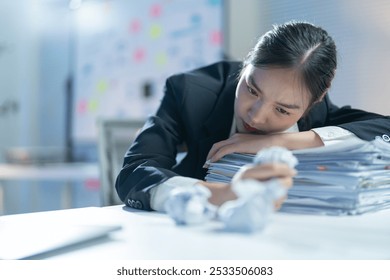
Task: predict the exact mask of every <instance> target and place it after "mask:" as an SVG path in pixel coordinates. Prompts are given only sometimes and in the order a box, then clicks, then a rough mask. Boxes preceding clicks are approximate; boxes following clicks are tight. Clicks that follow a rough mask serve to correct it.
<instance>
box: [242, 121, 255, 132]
mask: <svg viewBox="0 0 390 280" xmlns="http://www.w3.org/2000/svg"><path fill="white" fill-rule="evenodd" d="M243 124H244V128H245V129H246V131H248V132H257V131H258V130H257V129H256V128H254V127H251V126H250V125H249V124H247V123H246V122H243Z"/></svg>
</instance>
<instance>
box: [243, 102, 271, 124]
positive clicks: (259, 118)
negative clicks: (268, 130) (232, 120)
mask: <svg viewBox="0 0 390 280" xmlns="http://www.w3.org/2000/svg"><path fill="white" fill-rule="evenodd" d="M248 116H249V120H250V121H251V123H250V124H249V125H251V126H253V127H256V126H257V125H262V124H265V123H266V122H267V116H268V108H267V106H266V105H265V104H264V103H263V102H261V101H258V102H256V103H254V104H253V105H252V107H251V108H250V110H249V112H248Z"/></svg>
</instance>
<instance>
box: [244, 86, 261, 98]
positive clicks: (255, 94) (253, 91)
mask: <svg viewBox="0 0 390 280" xmlns="http://www.w3.org/2000/svg"><path fill="white" fill-rule="evenodd" d="M246 88H247V89H248V92H249V93H250V94H251V95H253V96H258V94H257V92H256V91H255V90H254V89H253V88H251V87H250V86H248V85H247V86H246Z"/></svg>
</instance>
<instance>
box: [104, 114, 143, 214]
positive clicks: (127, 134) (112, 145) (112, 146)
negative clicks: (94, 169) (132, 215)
mask: <svg viewBox="0 0 390 280" xmlns="http://www.w3.org/2000/svg"><path fill="white" fill-rule="evenodd" d="M143 124H144V121H143V120H133V119H103V118H102V119H98V121H97V125H98V133H99V135H98V149H99V168H100V181H101V186H100V188H101V189H100V190H101V204H102V206H109V205H117V204H122V203H123V202H121V200H120V199H119V197H118V195H117V193H116V190H115V180H116V177H117V175H118V174H119V171H120V170H121V168H122V164H123V158H124V155H125V153H126V151H127V149H128V148H129V147H130V145H131V143H132V142H133V141H134V139H135V137H136V135H137V133H138V131H139V129H141V128H142V126H143Z"/></svg>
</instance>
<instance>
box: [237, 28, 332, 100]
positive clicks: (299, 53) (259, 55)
mask: <svg viewBox="0 0 390 280" xmlns="http://www.w3.org/2000/svg"><path fill="white" fill-rule="evenodd" d="M336 56H337V55H336V45H335V43H334V41H333V39H332V38H331V37H330V36H329V35H328V33H327V32H326V31H325V30H324V29H322V28H320V27H317V26H314V25H312V24H310V23H306V22H287V23H285V24H281V25H275V26H274V27H273V29H272V30H270V31H268V32H267V33H265V34H264V35H263V36H262V37H260V39H259V40H258V42H257V44H256V45H255V47H254V48H253V49H252V50H251V51H250V52H249V54H248V56H247V57H246V59H245V60H244V63H243V68H245V66H247V65H249V64H251V65H253V66H255V67H258V68H272V67H282V68H293V69H296V70H297V71H298V74H299V77H300V79H302V80H301V82H302V83H303V85H304V86H305V87H306V88H307V89H308V90H309V91H310V93H311V104H313V103H315V102H316V101H319V100H320V98H321V96H322V95H323V94H324V93H325V92H326V91H327V90H328V89H329V87H330V85H331V82H332V79H333V77H334V75H335V71H336V67H337V57H336Z"/></svg>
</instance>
